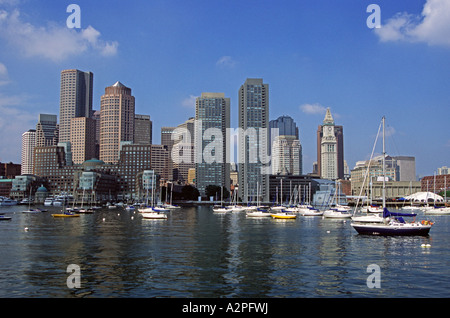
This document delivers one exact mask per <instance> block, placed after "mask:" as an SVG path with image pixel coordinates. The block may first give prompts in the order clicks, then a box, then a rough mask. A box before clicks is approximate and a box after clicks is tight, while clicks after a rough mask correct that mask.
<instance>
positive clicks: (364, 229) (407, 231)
mask: <svg viewBox="0 0 450 318" xmlns="http://www.w3.org/2000/svg"><path fill="white" fill-rule="evenodd" d="M351 225H352V227H353V228H354V229H355V230H356V231H357V232H358V234H362V235H379V236H428V234H429V232H430V229H431V225H404V226H390V225H385V224H356V223H352V224H351Z"/></svg>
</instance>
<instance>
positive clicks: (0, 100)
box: [0, 0, 450, 176]
mask: <svg viewBox="0 0 450 318" xmlns="http://www.w3.org/2000/svg"><path fill="white" fill-rule="evenodd" d="M117 3H118V2H115V1H113V2H110V1H109V2H108V3H106V2H104V1H98V2H96V3H90V2H87V1H79V2H77V4H78V5H79V7H80V8H81V28H80V29H69V28H68V27H67V26H66V19H67V17H68V16H69V15H70V13H67V12H66V7H67V4H62V3H61V4H57V5H54V6H52V7H48V6H45V3H44V2H42V1H36V2H33V3H29V2H24V1H0V45H1V47H2V48H4V49H3V50H1V52H0V112H1V113H2V118H1V119H0V133H2V135H6V136H8V138H7V140H5V141H3V142H2V147H1V148H0V161H1V162H9V161H12V162H16V163H19V162H20V153H21V149H20V145H21V136H22V134H23V133H24V132H26V131H28V130H29V129H34V127H35V126H36V123H37V121H38V116H39V114H57V115H58V122H60V118H59V98H60V89H59V88H60V84H59V81H60V72H61V70H63V69H79V70H83V71H85V72H92V73H93V74H94V80H93V81H94V83H93V102H92V104H93V105H92V108H93V109H94V110H97V111H99V110H100V97H101V95H102V94H103V92H104V89H105V87H108V86H110V85H111V84H112V83H114V82H116V81H120V82H122V83H124V85H126V86H127V87H131V88H132V89H133V95H134V96H135V97H136V113H137V114H145V115H150V117H151V118H152V122H153V134H154V136H158V138H154V139H155V140H154V141H153V143H154V144H159V143H160V140H159V131H160V128H161V127H163V126H177V125H179V124H181V123H183V122H185V121H186V120H187V119H188V118H190V117H193V116H195V99H196V98H197V97H198V96H200V94H201V92H205V91H211V92H223V93H224V94H225V96H227V97H229V98H230V105H231V107H230V109H231V114H230V117H231V127H234V128H237V127H238V98H237V97H238V90H239V87H240V85H241V84H242V83H243V82H244V81H245V79H246V78H263V79H264V82H265V83H268V84H269V87H270V88H269V91H270V94H269V96H270V98H269V103H270V105H271V106H270V110H269V120H273V119H276V118H278V117H279V116H282V115H287V116H291V117H292V118H293V119H294V120H295V122H296V123H297V125H298V127H299V135H300V136H299V137H300V142H301V144H302V150H303V170H304V173H309V172H311V171H312V163H313V162H315V161H316V151H317V149H316V136H315V134H316V130H317V126H318V125H320V124H321V123H322V120H323V117H324V114H325V110H326V108H328V107H329V108H330V109H331V112H332V114H333V116H334V119H335V122H336V125H341V126H343V127H344V129H345V143H344V160H346V161H347V163H348V165H349V168H350V169H352V168H353V167H354V166H355V164H356V162H357V161H360V160H367V159H368V156H369V155H370V151H371V149H372V145H373V142H374V139H375V135H376V132H377V129H378V126H379V122H380V120H381V117H382V116H383V115H385V116H386V117H387V123H388V135H390V136H389V137H388V144H387V149H388V153H389V154H390V155H392V156H403V155H404V156H414V157H416V170H417V174H418V175H419V176H425V175H432V174H433V172H434V171H436V169H437V168H438V167H442V166H446V165H448V158H450V137H449V136H448V127H447V126H446V125H447V123H446V117H447V116H445V114H446V111H447V112H448V110H447V109H448V103H449V100H450V99H449V96H448V93H447V92H446V90H445V88H446V86H448V84H449V80H450V79H449V77H448V75H447V74H449V73H450V72H449V68H450V65H449V63H448V62H447V61H448V57H449V54H450V46H449V43H448V40H445V34H446V32H445V30H450V23H449V22H448V21H443V22H442V23H441V24H439V23H438V21H440V20H439V19H440V17H442V15H441V14H443V15H445V14H446V13H448V12H450V7H449V5H448V4H447V3H445V1H438V0H433V1H431V0H428V1H408V3H391V2H389V1H377V4H378V5H379V7H380V8H381V28H379V29H370V28H369V27H368V25H367V24H366V20H367V18H368V17H369V15H370V13H368V12H367V11H366V9H367V6H368V5H369V4H370V2H363V3H357V4H355V3H354V2H353V3H352V2H351V1H342V2H339V3H334V2H333V1H321V2H320V4H319V3H317V2H314V1H304V2H301V3H299V2H298V1H288V2H286V3H283V4H282V5H281V4H279V3H275V2H273V1H265V2H255V1H246V2H242V1H218V2H215V3H211V2H207V1H200V2H195V5H192V3H189V1H188V2H181V1H151V3H145V4H139V5H137V4H133V3H131V4H129V5H128V6H129V12H128V14H129V17H130V18H127V19H126V20H130V21H132V22H133V23H132V24H128V22H126V21H123V19H119V17H120V16H121V15H122V14H123V12H121V10H119V9H118V8H120V6H118V5H115V4H117ZM106 4H108V5H106ZM424 5H425V6H426V8H427V10H424ZM439 5H440V7H439V8H438V6H439ZM437 8H438V9H439V11H437V10H438V9H437ZM218 11H220V12H221V17H220V18H217V16H215V15H211V16H209V15H208V13H210V12H218ZM423 12H424V13H423ZM439 12H441V13H439ZM433 13H435V14H433ZM196 15H198V16H201V17H202V19H197V20H195V19H194V20H195V21H194V20H193V19H192V17H193V16H196ZM414 17H417V19H416V20H417V21H416V20H414V19H413V18H414ZM400 18H402V19H403V20H401V19H400ZM408 19H410V20H408ZM405 20H406V22H405ZM117 21H121V22H120V23H118V22H117ZM261 21H264V23H262V22H261ZM395 21H397V22H402V21H403V22H404V23H407V22H408V21H409V24H408V28H406V27H403V28H397V29H396V28H395V23H394V22H395ZM404 25H406V24H404ZM424 25H427V26H428V27H429V29H431V30H433V31H434V32H431V33H428V34H427V33H426V30H425V27H424ZM35 38H37V39H39V40H33V39H35ZM39 41H40V42H39ZM211 44H213V45H211ZM61 48H64V49H61ZM24 74H26V76H24ZM378 153H379V151H378ZM430 154H432V156H430Z"/></svg>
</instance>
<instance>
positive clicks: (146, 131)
mask: <svg viewBox="0 0 450 318" xmlns="http://www.w3.org/2000/svg"><path fill="white" fill-rule="evenodd" d="M134 143H135V144H142V145H151V144H152V121H151V120H150V116H149V115H138V114H136V115H135V116H134Z"/></svg>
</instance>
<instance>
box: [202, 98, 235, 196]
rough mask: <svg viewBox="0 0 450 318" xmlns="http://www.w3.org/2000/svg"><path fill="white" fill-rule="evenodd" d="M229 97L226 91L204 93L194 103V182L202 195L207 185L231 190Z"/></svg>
mask: <svg viewBox="0 0 450 318" xmlns="http://www.w3.org/2000/svg"><path fill="white" fill-rule="evenodd" d="M227 128H230V99H229V98H226V97H225V94H224V93H202V95H201V96H200V97H198V98H197V100H196V103H195V137H194V139H195V141H194V153H195V155H196V156H197V158H196V159H195V184H196V186H197V189H198V191H199V192H200V194H201V195H205V189H206V187H207V186H208V185H216V186H221V187H225V188H226V189H228V190H230V164H229V162H228V160H227Z"/></svg>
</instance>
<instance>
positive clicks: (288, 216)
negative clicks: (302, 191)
mask: <svg viewBox="0 0 450 318" xmlns="http://www.w3.org/2000/svg"><path fill="white" fill-rule="evenodd" d="M270 216H271V217H272V218H274V219H295V218H297V215H295V214H290V213H284V212H283V213H274V214H271V215H270Z"/></svg>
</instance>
